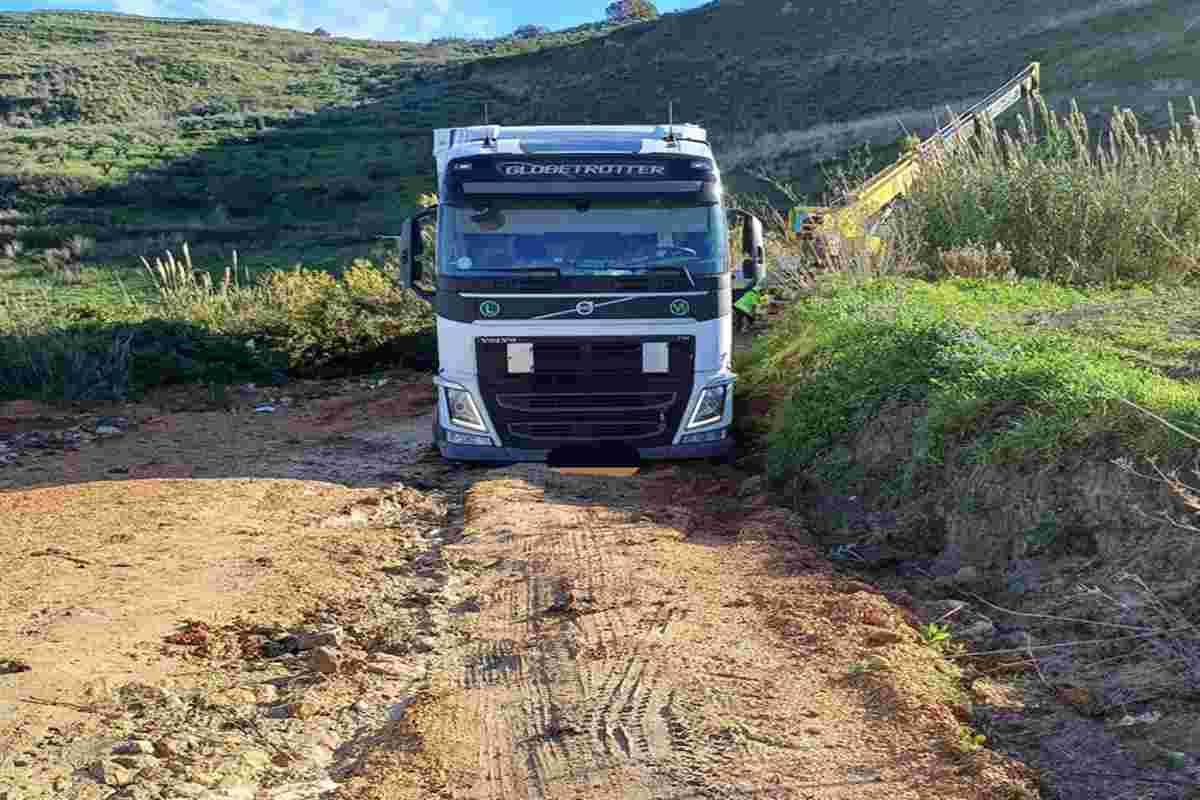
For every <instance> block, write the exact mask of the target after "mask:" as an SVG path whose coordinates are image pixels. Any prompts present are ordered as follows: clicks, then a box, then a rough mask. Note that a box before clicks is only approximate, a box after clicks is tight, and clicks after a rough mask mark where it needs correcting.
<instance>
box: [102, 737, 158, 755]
mask: <svg viewBox="0 0 1200 800" xmlns="http://www.w3.org/2000/svg"><path fill="white" fill-rule="evenodd" d="M112 751H113V753H114V754H116V755H119V756H140V755H147V756H149V755H154V743H153V742H151V741H150V740H149V739H130V740H129V741H127V742H121V743H120V744H118V745H117V746H116V747H114V748H113V750H112Z"/></svg>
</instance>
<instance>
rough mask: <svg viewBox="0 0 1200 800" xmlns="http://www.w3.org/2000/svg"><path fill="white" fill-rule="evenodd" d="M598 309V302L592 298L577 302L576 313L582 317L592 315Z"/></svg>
mask: <svg viewBox="0 0 1200 800" xmlns="http://www.w3.org/2000/svg"><path fill="white" fill-rule="evenodd" d="M595 310H596V304H595V303H593V302H592V301H591V300H580V301H579V302H578V303H576V304H575V313H577V314H578V315H579V316H581V317H587V316H590V315H591V313H592V312H593V311H595Z"/></svg>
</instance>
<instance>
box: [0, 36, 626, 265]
mask: <svg viewBox="0 0 1200 800" xmlns="http://www.w3.org/2000/svg"><path fill="white" fill-rule="evenodd" d="M610 29H611V26H605V25H590V26H581V27H578V28H575V29H571V30H567V31H560V32H555V33H550V34H546V35H543V36H540V37H535V38H530V39H515V38H511V37H510V38H505V39H498V40H492V41H443V42H439V43H433V44H428V45H418V44H412V43H403V42H397V43H391V42H367V41H354V40H341V39H337V38H325V37H319V36H315V35H308V34H303V33H297V32H292V31H284V30H277V29H271V28H264V27H258V26H248V25H237V24H229V23H220V22H210V21H179V20H154V19H143V18H137V17H126V16H120V15H112V14H82V13H64V14H58V13H53V14H52V13H36V14H0V63H3V64H4V65H5V68H4V69H3V70H2V71H0V246H3V245H5V244H6V243H9V242H11V241H13V240H16V241H17V242H18V245H17V246H18V247H21V248H22V249H23V250H24V252H25V254H26V255H27V256H28V255H29V254H35V253H39V252H41V251H44V250H46V249H54V248H60V247H62V246H63V245H65V244H67V243H68V242H70V240H71V239H72V238H73V237H83V238H84V239H86V240H91V243H90V244H89V246H88V249H89V253H88V255H90V257H91V259H92V261H93V262H96V263H103V262H111V261H114V260H127V259H131V258H134V257H136V256H137V255H140V254H143V253H148V252H155V251H157V252H161V251H162V250H163V248H164V247H166V246H170V245H172V244H178V243H179V242H180V241H182V240H184V239H185V238H186V239H189V240H191V241H192V242H193V243H194V244H196V245H197V248H196V249H197V252H198V253H204V252H206V251H211V252H212V254H216V252H217V251H219V250H224V251H226V252H227V251H228V249H229V246H232V245H234V244H236V245H238V246H240V247H241V248H243V250H246V249H249V250H256V251H259V252H273V251H278V250H279V249H280V248H281V247H286V246H288V245H289V244H300V245H303V246H304V250H303V252H304V254H305V255H306V257H307V256H312V255H316V256H317V257H320V255H321V254H323V253H324V254H328V253H330V252H335V251H336V248H338V247H339V246H341V245H345V244H348V243H349V244H356V243H361V242H368V241H369V240H370V237H371V236H372V235H373V234H375V233H382V232H387V231H388V230H389V226H391V225H394V224H395V222H396V221H397V220H398V217H399V216H400V215H401V214H402V213H403V212H404V211H405V210H406V209H407V208H408V207H410V206H411V202H412V200H413V198H414V197H415V196H416V195H417V194H418V193H419V192H422V191H428V190H430V189H431V188H432V186H433V179H432V176H431V174H430V173H431V171H432V166H433V164H432V159H431V158H430V157H429V150H430V146H431V137H430V134H429V130H430V128H432V127H433V126H436V125H445V124H450V123H462V122H474V121H475V120H476V119H478V118H479V117H480V116H481V114H482V110H483V102H484V101H485V100H487V99H491V100H493V101H494V100H496V99H504V97H505V96H504V95H500V96H499V98H497V97H495V96H493V94H494V93H491V92H490V90H488V89H486V88H485V87H479V86H477V85H473V84H472V83H471V82H469V81H458V82H457V83H456V85H455V86H454V87H453V90H452V91H447V90H446V87H445V86H444V84H443V83H442V82H439V81H437V80H434V79H433V74H434V72H433V71H434V70H436V69H437V68H439V67H444V66H445V65H449V64H455V63H460V62H469V61H472V60H474V59H477V58H479V57H481V56H484V55H503V54H506V53H519V52H525V51H529V50H532V49H537V48H542V47H561V46H566V45H570V44H573V43H577V42H579V41H582V40H585V39H587V38H589V37H593V36H596V35H601V34H603V33H604V32H606V31H607V30H610Z"/></svg>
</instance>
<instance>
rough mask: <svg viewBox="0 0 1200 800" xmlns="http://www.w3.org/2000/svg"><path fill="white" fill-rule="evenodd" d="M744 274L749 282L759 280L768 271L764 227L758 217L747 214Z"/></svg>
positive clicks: (743, 233) (743, 234) (743, 243)
mask: <svg viewBox="0 0 1200 800" xmlns="http://www.w3.org/2000/svg"><path fill="white" fill-rule="evenodd" d="M742 252H743V253H745V255H746V258H745V260H744V261H742V272H743V273H744V274H745V275H746V279H747V280H749V281H756V280H758V279H759V278H760V277H761V276H762V275H763V274H764V273H765V272H766V269H767V254H766V248H764V247H763V227H762V223H761V222H759V220H758V217H755V216H753V215H751V214H746V215H745V219H744V220H743V221H742Z"/></svg>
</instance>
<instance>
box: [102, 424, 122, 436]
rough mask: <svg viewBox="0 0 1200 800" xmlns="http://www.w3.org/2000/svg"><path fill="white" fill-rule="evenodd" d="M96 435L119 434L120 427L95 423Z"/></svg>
mask: <svg viewBox="0 0 1200 800" xmlns="http://www.w3.org/2000/svg"><path fill="white" fill-rule="evenodd" d="M96 435H98V436H120V435H121V429H120V428H118V427H116V426H115V425H97V426H96Z"/></svg>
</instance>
